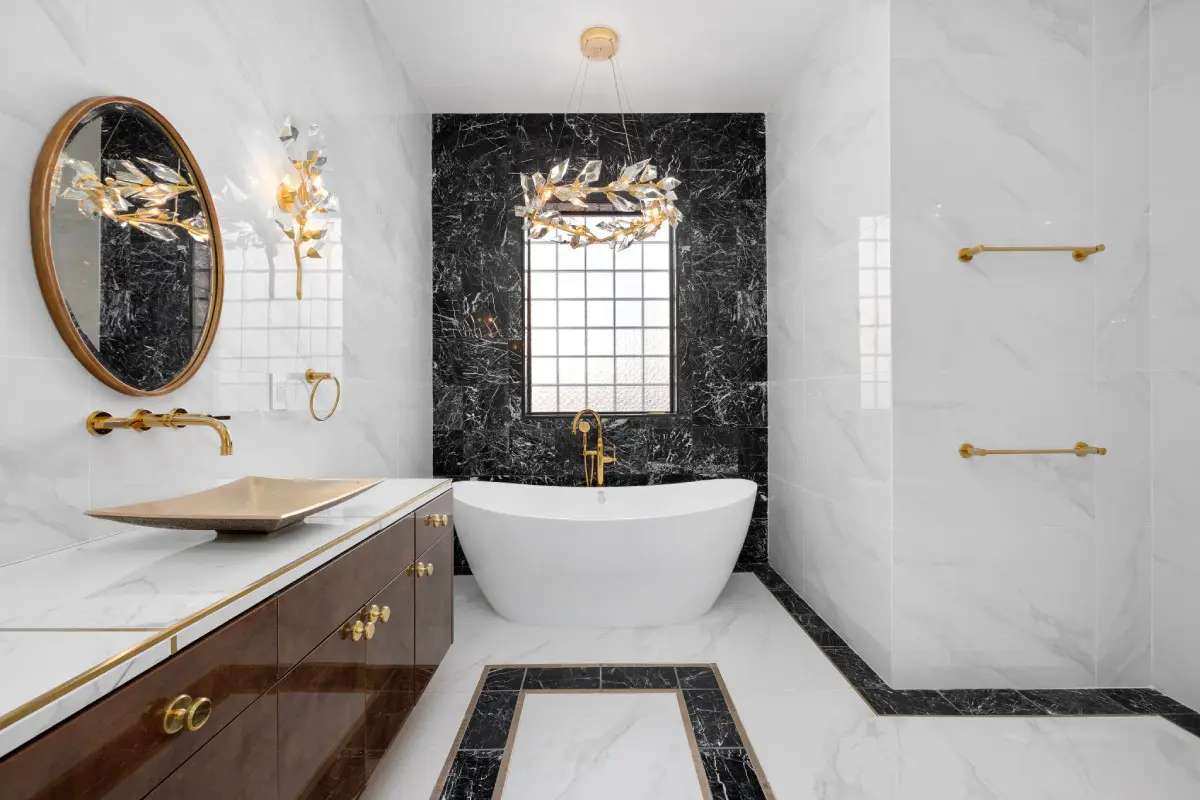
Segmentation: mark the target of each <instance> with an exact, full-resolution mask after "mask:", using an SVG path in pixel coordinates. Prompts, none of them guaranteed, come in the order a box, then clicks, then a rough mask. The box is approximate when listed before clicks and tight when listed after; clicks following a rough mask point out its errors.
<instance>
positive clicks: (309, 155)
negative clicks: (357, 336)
mask: <svg viewBox="0 0 1200 800" xmlns="http://www.w3.org/2000/svg"><path fill="white" fill-rule="evenodd" d="M279 141H280V142H282V143H283V145H284V149H285V151H286V153H287V157H288V161H289V162H290V163H291V166H292V169H294V170H295V172H294V173H293V172H287V173H285V174H284V176H283V180H282V181H281V182H280V184H279V188H278V189H277V190H276V193H275V200H276V203H277V205H278V210H277V212H276V218H275V222H276V224H278V225H279V229H280V230H281V231H283V235H284V236H286V237H287V238H288V241H289V242H291V244H292V254H293V255H294V256H295V258H296V299H297V300H300V299H301V298H302V297H303V295H304V259H306V258H320V257H321V249H322V248H323V247H324V246H325V243H326V241H327V240H328V236H329V227H328V225H327V221H328V220H329V218H330V215H331V214H334V213H336V212H337V210H338V205H337V195H335V194H333V193H332V192H330V191H329V190H328V189H327V188H325V184H324V178H323V177H322V174H321V173H322V172H323V171H324V168H325V162H326V160H327V159H326V157H325V147H324V137H323V136H322V135H321V129H320V128H318V127H317V126H316V125H309V126H308V132H307V135H306V136H305V141H304V142H303V143H301V141H300V131H299V130H298V129H297V128H296V126H295V125H293V124H292V119H291V117H288V118H287V119H286V120H284V122H283V125H282V127H281V128H280V129H279Z"/></svg>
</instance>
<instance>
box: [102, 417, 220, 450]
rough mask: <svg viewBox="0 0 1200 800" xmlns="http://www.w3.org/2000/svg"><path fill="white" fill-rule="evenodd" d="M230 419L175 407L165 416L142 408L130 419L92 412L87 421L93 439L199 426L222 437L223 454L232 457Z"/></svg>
mask: <svg viewBox="0 0 1200 800" xmlns="http://www.w3.org/2000/svg"><path fill="white" fill-rule="evenodd" d="M227 419H229V417H227V416H225V417H217V416H210V415H208V414H189V413H188V412H187V411H186V410H185V409H182V408H173V409H171V410H170V411H168V412H167V413H166V414H154V413H152V412H150V411H148V410H146V409H144V408H139V409H138V410H137V411H134V412H133V413H132V414H130V415H129V416H128V417H114V416H113V415H112V414H109V413H107V412H105V411H93V412H92V413H91V414H89V415H88V418H87V423H86V425H87V431H88V433H90V434H92V435H93V436H104V435H105V434H109V433H112V432H113V431H115V430H120V429H122V428H129V429H131V430H135V431H139V432H141V433H144V432H146V431H148V430H150V429H151V428H186V427H188V426H190V425H200V426H203V427H205V428H212V429H213V430H214V431H216V432H217V435H218V436H219V437H221V455H223V456H231V455H233V437H232V436H230V435H229V429H228V428H226V427H225V424H224V423H223V422H222V420H227Z"/></svg>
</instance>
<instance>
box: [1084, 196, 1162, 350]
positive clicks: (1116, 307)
mask: <svg viewBox="0 0 1200 800" xmlns="http://www.w3.org/2000/svg"><path fill="white" fill-rule="evenodd" d="M1150 229H1151V218H1150V216H1149V215H1148V214H1136V213H1122V214H1102V215H1099V216H1098V217H1097V220H1096V237H1095V238H1096V241H1098V242H1102V243H1103V244H1104V245H1105V246H1106V247H1107V248H1108V249H1107V250H1106V251H1105V252H1103V253H1099V254H1097V255H1096V256H1093V257H1092V258H1090V259H1088V264H1089V265H1090V271H1091V272H1092V274H1093V276H1094V278H1095V294H1096V301H1095V302H1096V311H1095V316H1096V369H1098V370H1117V371H1128V370H1145V369H1149V368H1150V366H1151V363H1152V362H1151V343H1152V335H1151V324H1150V323H1151V317H1150V314H1151V304H1152V300H1153V297H1154V290H1153V288H1152V279H1151V273H1150V254H1151V247H1150ZM1092 262H1094V263H1092Z"/></svg>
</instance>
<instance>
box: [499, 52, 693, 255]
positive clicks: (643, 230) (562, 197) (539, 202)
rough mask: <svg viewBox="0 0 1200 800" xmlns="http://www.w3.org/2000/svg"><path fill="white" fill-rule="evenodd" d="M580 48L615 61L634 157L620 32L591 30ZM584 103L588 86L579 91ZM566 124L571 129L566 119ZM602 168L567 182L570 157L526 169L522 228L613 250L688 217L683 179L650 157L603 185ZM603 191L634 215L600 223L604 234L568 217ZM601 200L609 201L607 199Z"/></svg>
mask: <svg viewBox="0 0 1200 800" xmlns="http://www.w3.org/2000/svg"><path fill="white" fill-rule="evenodd" d="M580 49H581V50H582V51H583V56H584V58H585V59H587V61H589V62H590V61H608V62H610V63H609V66H610V68H611V69H612V73H613V88H614V89H615V90H616V93H617V108H618V109H619V110H620V113H621V128H622V130H623V132H624V134H625V149H626V151H627V152H628V153H629V157H630V161H632V160H633V148H632V146H631V144H630V140H629V130H628V128H626V126H625V109H624V106H623V105H622V103H621V84H622V83H624V81H623V79H621V80H618V77H617V68H616V59H615V58H614V56H615V55H616V53H617V34H616V33H615V32H614V31H612V30H611V29H609V28H589V29H588V30H586V31H584V32H583V36H581V37H580ZM587 66H588V65H587V64H585V65H584V67H585V69H584V73H583V80H584V87H586V86H587V69H586V67H587ZM578 80H579V72H578V71H576V73H575V81H576V82H578ZM574 97H575V86H574V84H572V86H571V99H572V100H573V99H574ZM579 102H580V105H581V106H582V104H583V92H582V90H581V91H580V93H579ZM627 104H628V92H626V105H627ZM570 110H571V100H568V101H567V112H568V113H570ZM631 110H632V108H631ZM563 127H564V128H565V127H566V119H565V118H564V120H563ZM560 133H561V131H560ZM555 149H557V142H556V143H555ZM602 166H603V164H602V162H601V161H599V160H597V159H592V160H589V161H587V162H586V163H584V165H583V168H582V169H580V170H579V172H578V173H577V174H576V175H575V178H574V179H573V180H567V173H568V171H569V170H570V169H571V159H570V157H568V158H566V159H564V160H563V161H561V162H559V163H558V164H555V165H554V167H552V168H551V169H550V171H549V173H548V174H546V175H543V174H542V173H540V172H535V173H534V174H533V175H527V174H525V173H521V192H522V195H523V203H522V204H521V205H518V206H516V208H515V209H514V211H515V213H516V215H517V216H518V217H520V218H521V219H523V220H524V223H523V226H522V229H523V230H524V231H525V232H526V234H527V235H528V236H529V238H531V239H543V238H545V237H546V236H548V235H549V234H550V233H551V232H552V231H553V232H555V239H554V241H555V242H557V243H559V244H569V245H570V246H571V247H586V246H587V245H590V244H607V245H608V246H609V247H611V248H613V249H618V250H623V249H625V248H627V247H630V246H632V245H633V244H634V243H635V242H640V241H642V240H643V239H648V238H650V237H651V236H654V235H655V234H656V233H658V231H659V230H660V229H661V228H662V226H663V225H669V226H670V227H672V228H674V227H675V226H677V225H678V224H679V223H680V222H682V221H683V214H682V213H680V211H679V208H678V207H677V206H676V205H675V200H676V199H678V198H677V196H676V194H675V189H676V188H678V187H679V184H680V180H679V179H678V178H674V177H671V176H669V175H664V176H663V177H662V178H659V176H658V168H657V167H655V166H654V165H652V164H651V163H650V159H648V158H647V159H643V160H641V161H637V162H634V163H631V164H629V165H628V166H626V167H625V168H624V169H622V170H621V173H620V175H618V176H617V179H616V180H614V181H611V182H609V183H607V184H605V185H602V186H597V185H596V182H597V181H598V180H600V169H601V167H602ZM597 195H600V196H603V198H604V199H605V200H607V201H608V203H607V204H608V206H609V207H611V209H612V210H614V211H616V212H617V213H618V214H622V215H628V216H626V217H616V218H606V219H603V220H601V221H600V222H597V223H596V225H595V226H594V227H595V228H596V229H598V230H599V231H600V232H599V233H597V231H596V230H593V227H592V226H589V225H585V224H582V223H581V222H578V221H574V220H572V219H571V218H570V217H568V216H564V214H563V212H564V211H566V212H567V214H570V213H571V211H572V208H578V209H580V211H587V210H588V209H589V206H590V205H592V204H591V203H589V199H590V198H593V197H595V196H597ZM599 202H600V203H601V204H603V201H599Z"/></svg>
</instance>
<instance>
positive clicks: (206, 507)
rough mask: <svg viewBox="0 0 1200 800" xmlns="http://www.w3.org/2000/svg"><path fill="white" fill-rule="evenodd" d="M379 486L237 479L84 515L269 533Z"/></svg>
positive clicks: (133, 522) (138, 522) (373, 482)
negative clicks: (203, 488) (193, 491)
mask: <svg viewBox="0 0 1200 800" xmlns="http://www.w3.org/2000/svg"><path fill="white" fill-rule="evenodd" d="M379 482H380V481H379V480H378V479H374V478H369V479H362V480H336V479H327V478H291V479H289V478H257V477H250V478H240V479H238V480H236V481H234V482H233V483H227V484H225V485H224V486H218V487H216V488H215V489H207V490H205V491H203V492H196V493H195V494H187V495H183V496H182V497H172V498H168V499H166V500H155V501H152V502H149V503H135V504H133V505H128V506H116V507H114V508H94V509H92V510H91V511H89V512H87V514H88V516H90V517H99V518H100V519H111V520H114V521H116V522H124V523H126V524H128V525H144V526H146V527H150V528H171V529H174V530H185V531H216V532H217V533H270V532H271V531H277V530H279V529H280V528H283V527H286V526H288V525H291V524H293V523H296V522H299V521H300V520H302V519H304V518H305V517H309V516H312V515H313V514H316V513H317V512H318V511H324V510H325V509H327V508H330V507H332V506H336V505H337V504H338V503H344V502H345V501H347V500H349V499H350V498H352V497H354V496H356V495H360V494H362V493H363V492H365V491H366V490H367V489H370V488H371V487H372V486H375V485H376V484H378V483H379Z"/></svg>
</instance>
